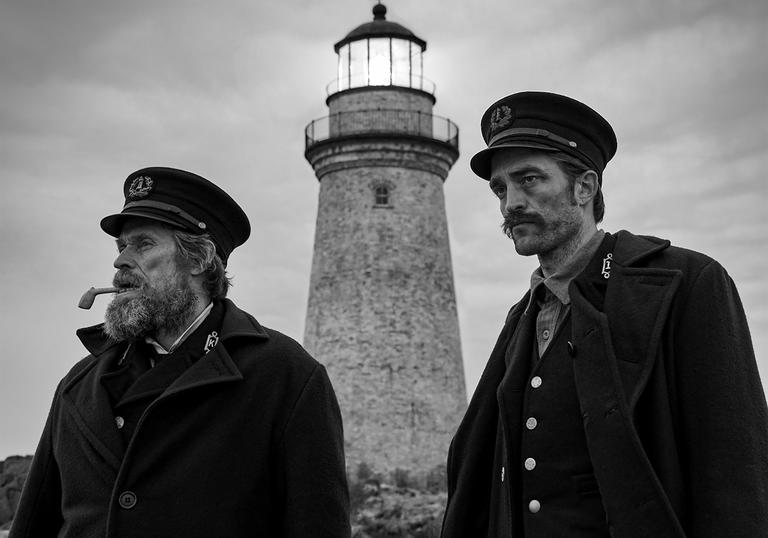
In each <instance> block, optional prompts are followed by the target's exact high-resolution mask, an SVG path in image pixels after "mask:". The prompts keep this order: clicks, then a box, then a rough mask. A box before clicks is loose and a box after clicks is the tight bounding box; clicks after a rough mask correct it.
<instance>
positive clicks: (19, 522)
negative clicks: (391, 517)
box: [11, 168, 350, 538]
mask: <svg viewBox="0 0 768 538" xmlns="http://www.w3.org/2000/svg"><path fill="white" fill-rule="evenodd" d="M124 192H125V205H124V207H123V210H122V212H121V213H118V214H114V215H110V216H108V217H105V218H104V219H103V220H102V221H101V227H102V229H103V230H104V231H105V232H107V233H108V234H110V235H112V236H115V237H116V238H117V249H118V256H117V258H116V259H115V262H114V266H115V268H116V269H117V272H116V274H115V277H114V285H115V287H116V288H117V289H118V290H119V291H118V293H117V295H116V296H115V298H114V299H113V301H112V302H111V304H110V305H109V306H108V308H107V311H106V315H105V321H104V323H103V324H100V325H96V326H94V327H88V328H85V329H81V330H79V331H78V336H79V337H80V339H81V341H82V342H83V344H84V345H85V347H86V348H87V349H88V351H89V352H90V355H89V356H88V357H86V358H85V359H83V360H82V361H80V362H79V363H78V364H77V365H76V366H75V367H74V368H72V370H71V371H70V372H69V374H68V375H67V376H66V377H65V378H64V379H63V380H62V382H61V383H60V384H59V387H58V388H57V390H56V394H55V397H54V401H53V405H52V407H51V411H50V414H49V417H48V421H47V423H46V425H45V429H44V431H43V435H42V439H41V441H40V444H39V446H38V449H37V452H36V454H35V458H34V460H33V463H32V467H31V470H30V472H29V476H28V478H27V482H26V485H25V487H24V491H23V494H22V498H21V501H20V504H19V508H18V510H17V513H16V518H15V520H14V523H13V527H12V529H11V536H13V537H14V538H21V537H30V538H31V537H35V538H39V537H47V536H50V537H54V536H56V537H78V538H79V537H84V536H109V537H120V538H123V537H131V536H136V537H139V536H141V537H144V536H180V537H181V536H184V537H195V536H199V537H210V536H227V537H237V536H270V537H272V536H274V537H294V538H300V537H301V538H304V537H314V536H317V537H328V538H337V537H343V536H348V535H349V534H350V527H349V514H348V511H349V507H348V504H349V501H348V493H347V486H346V476H345V469H344V453H343V434H342V425H341V415H340V413H339V408H338V404H337V402H336V397H335V394H334V392H333V389H332V387H331V384H330V381H329V380H328V376H327V375H326V372H325V369H324V368H323V366H322V365H321V364H319V363H318V362H317V361H315V360H314V359H313V358H312V357H310V356H309V355H308V354H307V353H306V351H304V349H303V348H302V347H301V346H300V345H299V344H298V343H296V342H295V341H293V340H291V339H290V338H288V337H287V336H285V335H283V334H281V333H279V332H277V331H274V330H272V329H268V328H266V327H263V326H262V325H260V324H259V323H258V322H257V321H256V320H255V319H254V318H253V317H252V316H250V315H249V314H248V313H246V312H244V311H242V310H240V309H238V308H237V307H236V306H235V305H234V303H232V301H230V300H229V299H226V295H227V290H228V289H229V286H230V280H229V277H228V276H227V274H226V271H225V267H226V264H227V259H228V257H229V255H230V254H231V252H232V251H233V249H234V248H235V247H237V246H239V245H241V244H242V243H244V242H245V240H246V239H247V238H248V236H249V234H250V225H249V222H248V218H247V217H246V215H245V213H244V212H243V210H242V209H241V208H240V206H239V205H238V204H237V203H236V202H235V201H234V200H233V199H232V198H231V197H230V196H229V195H227V194H226V193H225V192H224V191H223V190H222V189H220V188H219V187H217V186H216V185H214V184H213V183H211V182H210V181H208V180H206V179H204V178H202V177H200V176H198V175H195V174H192V173H190V172H185V171H182V170H176V169H172V168H145V169H143V170H139V171H137V172H134V173H133V174H131V175H130V176H128V178H127V179H126V181H125V186H124Z"/></svg>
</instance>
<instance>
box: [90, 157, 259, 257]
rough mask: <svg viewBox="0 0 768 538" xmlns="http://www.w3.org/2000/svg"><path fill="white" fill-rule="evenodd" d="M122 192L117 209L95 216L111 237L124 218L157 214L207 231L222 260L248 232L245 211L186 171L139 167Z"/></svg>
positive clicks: (179, 225)
mask: <svg viewBox="0 0 768 538" xmlns="http://www.w3.org/2000/svg"><path fill="white" fill-rule="evenodd" d="M123 193H124V195H125V205H123V210H122V211H121V212H120V213H117V214H114V215H109V216H107V217H104V218H103V219H101V229H102V230H104V231H105V232H107V233H108V234H109V235H111V236H113V237H118V236H119V235H120V231H121V230H122V227H123V224H125V221H126V219H128V218H131V217H142V218H145V219H151V220H157V221H160V222H164V223H166V224H171V225H172V226H175V227H177V228H180V229H182V230H185V231H187V232H191V233H197V234H203V233H208V234H210V235H211V239H212V240H213V242H214V243H215V244H216V252H217V254H218V255H219V257H220V258H221V259H222V261H223V262H224V263H225V264H226V263H227V258H229V255H230V253H231V252H232V251H233V250H234V249H235V247H238V246H240V245H242V244H243V243H245V241H246V239H248V236H249V235H250V234H251V225H250V223H249V222H248V217H247V216H246V215H245V212H243V210H242V209H241V208H240V206H239V205H237V202H235V201H234V200H233V199H232V198H231V197H230V196H229V195H228V194H227V193H226V192H224V191H223V190H221V189H220V188H219V187H217V186H216V185H214V184H213V183H211V182H210V181H208V180H207V179H205V178H204V177H201V176H198V175H197V174H193V173H192V172H185V171H184V170H178V169H176V168H164V167H152V168H142V169H141V170H137V171H136V172H134V173H132V174H131V175H129V176H128V177H127V178H126V180H125V184H124V185H123Z"/></svg>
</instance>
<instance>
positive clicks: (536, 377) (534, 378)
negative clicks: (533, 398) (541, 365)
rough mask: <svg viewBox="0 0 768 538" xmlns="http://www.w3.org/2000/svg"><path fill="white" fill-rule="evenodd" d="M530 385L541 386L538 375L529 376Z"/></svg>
mask: <svg viewBox="0 0 768 538" xmlns="http://www.w3.org/2000/svg"><path fill="white" fill-rule="evenodd" d="M531 386H532V387H533V388H535V389H537V388H539V387H540V386H541V378H540V377H539V376H535V377H533V378H531Z"/></svg>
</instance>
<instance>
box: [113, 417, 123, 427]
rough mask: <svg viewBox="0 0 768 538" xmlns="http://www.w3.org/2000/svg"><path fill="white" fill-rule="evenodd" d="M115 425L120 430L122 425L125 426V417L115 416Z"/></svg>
mask: <svg viewBox="0 0 768 538" xmlns="http://www.w3.org/2000/svg"><path fill="white" fill-rule="evenodd" d="M115 425H117V429H118V430H122V429H123V426H125V419H123V417H115Z"/></svg>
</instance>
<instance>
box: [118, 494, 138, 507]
mask: <svg viewBox="0 0 768 538" xmlns="http://www.w3.org/2000/svg"><path fill="white" fill-rule="evenodd" d="M117 502H118V503H119V504H120V506H121V507H122V508H125V509H126V510H130V509H131V508H133V507H134V506H136V494H135V493H134V492H132V491H124V492H122V493H121V494H120V497H119V498H118V500H117Z"/></svg>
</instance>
